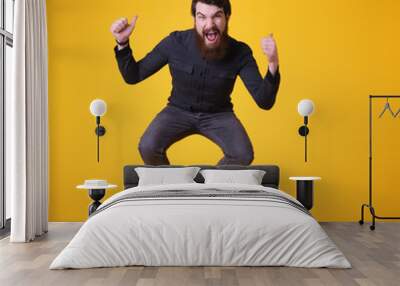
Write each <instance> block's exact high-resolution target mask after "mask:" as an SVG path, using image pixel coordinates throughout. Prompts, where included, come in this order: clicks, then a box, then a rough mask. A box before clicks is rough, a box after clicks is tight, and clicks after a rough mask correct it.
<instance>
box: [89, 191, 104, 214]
mask: <svg viewBox="0 0 400 286" xmlns="http://www.w3.org/2000/svg"><path fill="white" fill-rule="evenodd" d="M105 193H106V190H105V189H93V190H89V197H90V198H91V199H92V200H94V202H93V203H92V204H91V205H90V206H89V216H90V215H91V214H92V213H93V212H95V211H96V210H97V208H98V207H99V206H100V205H101V202H100V200H101V199H102V198H103V197H104V195H105Z"/></svg>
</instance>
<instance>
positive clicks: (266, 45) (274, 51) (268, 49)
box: [261, 34, 279, 74]
mask: <svg viewBox="0 0 400 286" xmlns="http://www.w3.org/2000/svg"><path fill="white" fill-rule="evenodd" d="M261 48H262V50H263V52H264V54H265V55H266V56H267V57H268V61H269V69H270V71H271V72H272V74H275V71H276V69H277V68H278V65H279V59H278V48H277V47H276V42H275V39H274V37H273V35H272V34H269V35H268V37H264V38H262V39H261Z"/></svg>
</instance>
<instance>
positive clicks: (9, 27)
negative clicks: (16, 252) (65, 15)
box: [0, 0, 14, 236]
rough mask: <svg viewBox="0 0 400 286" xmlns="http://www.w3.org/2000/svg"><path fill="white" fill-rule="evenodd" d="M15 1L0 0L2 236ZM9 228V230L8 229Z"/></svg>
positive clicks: (7, 204) (7, 210) (5, 219)
mask: <svg viewBox="0 0 400 286" xmlns="http://www.w3.org/2000/svg"><path fill="white" fill-rule="evenodd" d="M13 32H14V0H0V236H1V235H2V233H4V232H5V231H7V230H8V231H9V229H7V228H9V222H10V217H11V211H10V207H11V201H10V197H11V196H10V194H9V193H8V192H7V191H6V188H5V181H4V178H5V174H4V173H5V168H4V159H5V158H4V155H5V150H4V148H5V122H4V115H5V98H6V95H7V94H9V93H10V92H11V70H12V65H13V63H14V60H13V58H12V56H13V54H12V48H13ZM6 227H7V228H6Z"/></svg>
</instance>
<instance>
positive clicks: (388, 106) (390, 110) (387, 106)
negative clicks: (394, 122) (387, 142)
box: [379, 97, 400, 118]
mask: <svg viewBox="0 0 400 286" xmlns="http://www.w3.org/2000/svg"><path fill="white" fill-rule="evenodd" d="M386 110H389V112H390V113H391V114H392V116H393V117H396V116H397V114H398V113H399V112H400V109H399V110H398V111H397V112H396V115H395V114H394V112H393V111H392V108H391V107H390V103H389V98H388V97H386V103H385V107H384V108H383V111H382V112H381V114H380V115H379V118H381V117H382V116H383V114H384V113H385V112H386Z"/></svg>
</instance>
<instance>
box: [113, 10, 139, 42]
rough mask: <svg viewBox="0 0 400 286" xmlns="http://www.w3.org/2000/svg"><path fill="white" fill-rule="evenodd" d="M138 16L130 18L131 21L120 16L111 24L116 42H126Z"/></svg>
mask: <svg viewBox="0 0 400 286" xmlns="http://www.w3.org/2000/svg"><path fill="white" fill-rule="evenodd" d="M137 18H138V16H135V17H133V18H132V20H131V22H130V23H129V22H128V19H126V18H120V19H118V20H116V21H115V22H114V23H112V25H111V29H110V30H111V33H112V34H113V36H114V38H115V40H116V41H117V42H118V43H126V42H128V40H129V37H130V35H131V34H132V32H133V30H134V29H135V26H136V21H137Z"/></svg>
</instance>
